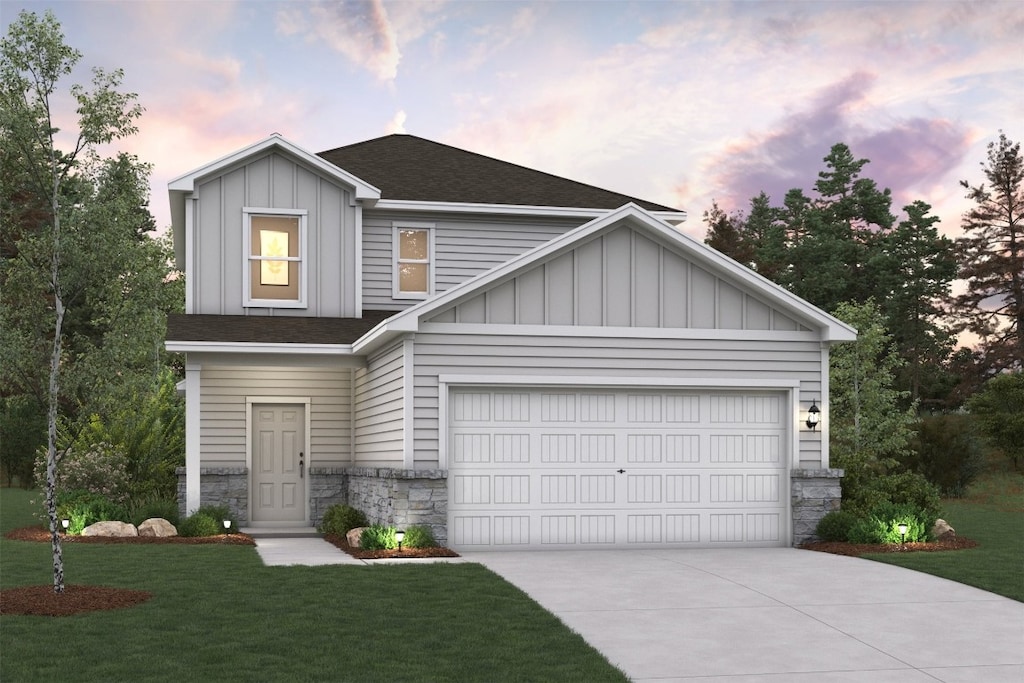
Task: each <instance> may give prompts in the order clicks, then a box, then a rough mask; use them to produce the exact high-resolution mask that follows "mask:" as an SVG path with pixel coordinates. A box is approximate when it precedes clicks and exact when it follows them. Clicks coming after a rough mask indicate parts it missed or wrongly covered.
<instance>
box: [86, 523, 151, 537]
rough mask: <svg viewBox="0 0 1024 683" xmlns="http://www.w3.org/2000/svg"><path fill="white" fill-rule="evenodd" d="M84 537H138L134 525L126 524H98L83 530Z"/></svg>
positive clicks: (137, 531)
mask: <svg viewBox="0 0 1024 683" xmlns="http://www.w3.org/2000/svg"><path fill="white" fill-rule="evenodd" d="M82 535H83V536H138V535H139V530H138V529H136V528H135V525H134V524H128V523H126V522H96V523H95V524H90V525H89V526H87V527H85V528H84V529H82Z"/></svg>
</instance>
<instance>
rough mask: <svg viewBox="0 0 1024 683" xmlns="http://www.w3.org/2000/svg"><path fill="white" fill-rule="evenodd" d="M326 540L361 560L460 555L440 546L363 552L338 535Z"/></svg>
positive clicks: (328, 535) (325, 538)
mask: <svg viewBox="0 0 1024 683" xmlns="http://www.w3.org/2000/svg"><path fill="white" fill-rule="evenodd" d="M324 540H325V541H327V542H328V543H330V544H331V545H333V546H335V547H336V548H340V549H341V550H344V551H345V552H346V553H348V554H349V555H351V556H352V557H356V558H358V559H360V560H382V559H385V558H391V557H398V558H416V557H458V556H459V554H458V553H457V552H455V551H454V550H451V549H449V548H442V547H440V546H437V547H434V548H405V547H403V548H402V551H401V552H399V551H398V549H395V550H363V549H362V548H353V547H352V546H350V545H349V544H348V541H347V540H346V539H345V537H344V536H340V535H337V534H325V535H324Z"/></svg>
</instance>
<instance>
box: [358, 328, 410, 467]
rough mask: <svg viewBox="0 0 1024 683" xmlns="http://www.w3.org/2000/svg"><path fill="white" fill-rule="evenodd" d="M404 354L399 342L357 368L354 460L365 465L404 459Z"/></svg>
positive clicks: (383, 463)
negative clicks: (362, 367)
mask: <svg viewBox="0 0 1024 683" xmlns="http://www.w3.org/2000/svg"><path fill="white" fill-rule="evenodd" d="M404 397H405V379H404V356H403V355H402V345H401V344H397V345H395V346H392V347H390V348H388V349H386V350H384V351H383V352H381V353H379V354H377V355H374V356H370V357H369V358H368V359H367V366H366V369H365V370H363V369H360V370H356V379H355V400H356V405H357V406H358V408H357V409H356V413H355V451H356V455H355V463H356V464H357V465H362V466H371V465H388V464H390V465H395V464H401V462H402V458H403V455H402V451H403V448H402V445H403V430H404V426H405V409H404V406H403V401H404Z"/></svg>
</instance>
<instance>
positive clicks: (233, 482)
mask: <svg viewBox="0 0 1024 683" xmlns="http://www.w3.org/2000/svg"><path fill="white" fill-rule="evenodd" d="M175 473H176V474H177V475H178V512H179V514H180V515H181V516H182V517H183V518H184V516H185V468H184V467H179V468H177V470H176V471H175ZM199 476H200V505H227V506H228V508H229V509H230V510H231V513H232V514H233V515H235V517H236V519H238V522H239V524H247V523H248V522H249V497H248V491H249V488H248V487H249V470H248V469H247V468H245V467H204V468H201V469H200V470H199ZM447 480H448V473H447V471H445V470H404V469H393V468H390V467H311V468H309V483H308V485H309V516H310V521H311V522H312V524H313V526H317V525H319V524H320V521H321V520H322V519H323V517H324V512H326V511H327V508H329V507H330V506H332V505H343V504H348V505H351V506H352V507H354V508H356V509H357V510H362V511H363V512H364V513H365V514H366V517H367V519H368V520H369V521H370V523H371V524H384V525H387V526H394V527H398V528H403V527H408V526H413V525H419V526H428V527H430V530H431V531H432V532H433V534H434V538H435V539H437V542H438V543H440V544H441V545H444V544H445V543H447V541H448V481H447Z"/></svg>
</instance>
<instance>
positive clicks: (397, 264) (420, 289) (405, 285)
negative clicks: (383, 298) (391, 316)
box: [392, 223, 434, 299]
mask: <svg viewBox="0 0 1024 683" xmlns="http://www.w3.org/2000/svg"><path fill="white" fill-rule="evenodd" d="M393 225H394V230H395V236H394V244H393V248H392V253H393V254H394V275H393V284H392V290H393V292H392V293H393V295H394V297H395V298H396V299H426V298H427V297H428V296H430V295H431V294H433V292H434V225H433V223H394V224H393Z"/></svg>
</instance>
